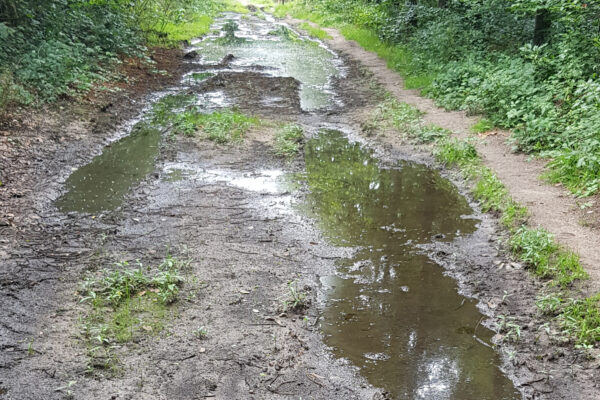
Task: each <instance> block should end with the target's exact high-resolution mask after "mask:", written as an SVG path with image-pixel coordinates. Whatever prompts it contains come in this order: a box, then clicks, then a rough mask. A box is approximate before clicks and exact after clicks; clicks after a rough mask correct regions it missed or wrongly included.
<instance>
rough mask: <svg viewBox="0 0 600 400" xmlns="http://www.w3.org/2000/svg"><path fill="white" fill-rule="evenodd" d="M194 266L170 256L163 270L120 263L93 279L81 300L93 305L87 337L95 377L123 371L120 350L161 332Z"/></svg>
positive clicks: (85, 328)
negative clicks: (121, 345)
mask: <svg viewBox="0 0 600 400" xmlns="http://www.w3.org/2000/svg"><path fill="white" fill-rule="evenodd" d="M187 265H188V262H186V261H181V260H179V259H177V258H175V257H172V256H171V255H167V257H166V258H165V259H164V261H163V262H162V263H161V264H160V265H159V266H158V267H157V268H154V269H152V268H146V267H144V266H143V265H142V264H141V263H139V262H137V264H136V267H135V268H132V267H131V266H130V265H129V263H128V262H127V261H123V262H119V263H116V264H115V266H116V268H115V269H112V270H109V269H105V270H103V271H101V272H100V274H99V275H96V276H91V277H89V278H87V279H86V280H85V281H84V282H83V284H82V285H81V289H80V291H79V293H80V294H81V299H80V301H81V302H82V303H85V304H88V305H89V307H88V309H87V310H86V313H85V315H84V316H83V317H82V336H83V338H84V340H85V342H86V344H87V346H88V355H89V357H90V364H89V372H93V371H94V370H95V369H98V368H100V369H107V370H110V371H112V372H115V371H116V370H117V369H118V364H119V361H118V357H117V356H116V355H115V354H114V351H113V350H114V348H115V346H116V345H117V344H118V343H126V342H130V341H132V340H134V339H138V338H141V337H143V336H147V335H154V334H158V333H160V332H161V331H162V330H163V329H164V328H165V326H166V320H167V318H168V317H169V315H170V314H171V308H170V306H171V304H172V303H174V302H175V301H176V300H177V296H178V294H179V291H180V288H181V286H182V285H183V282H184V278H183V277H182V276H181V272H182V270H183V269H185V268H186V267H187Z"/></svg>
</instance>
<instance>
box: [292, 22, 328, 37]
mask: <svg viewBox="0 0 600 400" xmlns="http://www.w3.org/2000/svg"><path fill="white" fill-rule="evenodd" d="M300 29H302V30H304V31H306V32H307V33H308V35H309V36H312V37H314V38H317V39H320V40H325V39H331V35H330V34H329V33H327V32H325V31H324V30H323V29H321V28H319V27H318V26H317V27H315V26H312V25H311V24H309V23H308V22H303V23H301V24H300Z"/></svg>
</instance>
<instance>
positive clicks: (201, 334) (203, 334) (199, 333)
mask: <svg viewBox="0 0 600 400" xmlns="http://www.w3.org/2000/svg"><path fill="white" fill-rule="evenodd" d="M194 336H196V337H197V338H198V339H200V340H204V339H206V338H207V337H208V331H207V330H206V328H205V327H203V326H201V327H200V328H198V329H195V330H194Z"/></svg>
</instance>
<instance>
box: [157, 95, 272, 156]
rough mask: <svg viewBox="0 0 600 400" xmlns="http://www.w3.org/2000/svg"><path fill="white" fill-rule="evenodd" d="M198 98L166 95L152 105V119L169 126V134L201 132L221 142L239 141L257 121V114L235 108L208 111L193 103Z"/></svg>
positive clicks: (209, 138)
mask: <svg viewBox="0 0 600 400" xmlns="http://www.w3.org/2000/svg"><path fill="white" fill-rule="evenodd" d="M197 101H198V98H197V97H196V96H195V95H193V94H176V95H170V96H166V97H164V98H163V99H161V100H160V101H158V102H156V103H155V104H154V106H153V107H152V111H151V120H152V122H153V123H154V124H157V125H160V126H162V127H165V128H166V129H170V131H171V133H172V134H181V135H185V136H196V134H200V135H201V136H202V137H203V138H205V139H208V140H212V141H214V142H217V143H221V144H225V143H231V142H238V141H240V140H242V139H243V137H244V134H246V132H248V131H249V130H250V129H251V128H252V127H254V126H257V125H259V124H260V120H259V119H258V118H257V117H252V116H248V115H245V114H243V113H241V112H240V111H239V110H237V109H235V108H225V109H220V110H217V111H212V112H210V113H207V112H205V111H204V110H202V109H201V107H199V106H197V105H196V102H197Z"/></svg>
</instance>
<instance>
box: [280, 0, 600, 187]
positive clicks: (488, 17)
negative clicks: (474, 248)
mask: <svg viewBox="0 0 600 400" xmlns="http://www.w3.org/2000/svg"><path fill="white" fill-rule="evenodd" d="M294 10H295V12H296V13H297V15H299V16H304V17H307V16H310V17H311V18H312V19H317V20H318V22H320V23H322V24H325V25H330V24H337V25H339V26H341V27H342V31H343V32H344V33H345V34H346V36H350V37H352V38H356V37H353V34H352V29H362V31H361V35H360V36H362V41H365V42H366V41H368V40H369V39H367V38H366V36H368V35H366V34H365V33H369V34H372V35H377V38H376V39H377V40H380V41H381V42H382V43H383V45H384V46H386V49H385V50H384V49H381V51H378V52H379V53H380V54H381V55H383V56H384V57H386V58H387V59H388V61H389V62H390V64H391V65H392V66H393V67H395V68H397V69H398V70H400V71H402V72H403V73H404V74H405V75H406V76H407V78H408V79H407V82H409V83H413V86H419V87H421V88H423V89H424V92H425V93H426V94H428V95H430V96H432V97H433V98H434V99H436V101H437V102H438V104H440V105H441V106H444V107H446V108H451V109H463V110H467V111H468V112H470V113H478V114H479V113H481V114H485V115H486V116H487V118H488V119H489V120H490V121H491V122H493V123H494V124H495V125H497V126H500V127H504V128H511V129H513V132H514V135H513V139H514V143H515V146H516V147H517V148H518V149H520V150H523V151H527V152H533V153H541V154H543V155H546V156H550V157H551V158H552V159H553V161H552V162H551V164H550V166H551V172H550V174H549V178H551V179H552V180H554V181H561V182H563V183H565V184H566V185H567V186H568V187H569V188H570V189H571V190H573V192H575V193H576V194H579V195H588V194H591V193H595V192H597V191H598V189H599V188H600V113H599V112H598V111H600V78H599V77H598V73H599V72H600V71H599V69H600V4H599V3H597V2H589V3H588V2H587V1H584V0H437V1H433V0H409V1H403V0H372V1H371V0H299V1H297V2H296V3H293V4H292V5H287V6H286V10H285V11H292V12H294ZM302 14H304V15H302ZM315 17H316V18H315ZM348 22H350V23H349V24H348ZM350 25H351V26H353V27H355V28H351V27H350ZM354 36H358V35H354ZM367 47H369V46H367ZM372 47H373V46H372ZM414 83H417V85H414Z"/></svg>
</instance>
